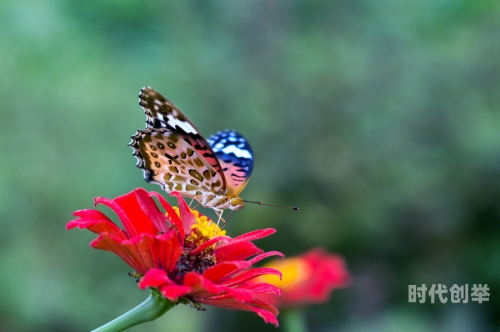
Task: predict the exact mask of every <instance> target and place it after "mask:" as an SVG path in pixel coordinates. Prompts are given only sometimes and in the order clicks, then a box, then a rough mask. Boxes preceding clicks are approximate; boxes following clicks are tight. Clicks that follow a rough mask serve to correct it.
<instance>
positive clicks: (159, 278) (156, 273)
mask: <svg viewBox="0 0 500 332" xmlns="http://www.w3.org/2000/svg"><path fill="white" fill-rule="evenodd" d="M173 283H174V282H173V281H172V280H170V278H169V277H168V274H167V272H165V271H164V270H161V269H150V270H149V271H148V272H147V273H146V274H145V275H144V276H143V277H142V278H141V281H140V282H139V288H140V289H145V288H147V287H160V286H162V285H171V284H173Z"/></svg>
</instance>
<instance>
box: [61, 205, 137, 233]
mask: <svg viewBox="0 0 500 332" xmlns="http://www.w3.org/2000/svg"><path fill="white" fill-rule="evenodd" d="M73 215H74V216H76V217H79V219H74V220H71V221H70V222H68V224H67V225H66V229H68V230H70V229H72V228H74V227H78V228H80V229H82V228H87V229H88V230H89V231H91V232H94V233H97V234H101V233H109V234H112V235H114V236H117V237H119V238H122V239H126V238H127V235H126V234H125V233H124V232H123V231H122V230H121V229H120V228H119V227H118V226H116V225H115V223H114V222H113V221H111V219H109V218H108V217H106V215H104V213H102V212H100V211H97V210H80V211H75V212H74V213H73Z"/></svg>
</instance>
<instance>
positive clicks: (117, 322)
mask: <svg viewBox="0 0 500 332" xmlns="http://www.w3.org/2000/svg"><path fill="white" fill-rule="evenodd" d="M173 307H175V303H173V302H170V301H169V300H167V299H165V298H164V297H163V296H161V295H160V294H159V293H158V292H156V291H154V290H151V294H150V295H149V297H148V298H147V299H146V301H144V302H142V303H141V304H139V305H138V306H137V307H135V308H134V309H132V310H130V311H129V312H126V313H124V314H123V315H121V316H120V317H118V318H116V319H114V320H112V321H111V322H109V323H107V324H105V325H103V326H101V327H98V328H97V329H95V330H93V331H92V332H119V331H123V330H126V329H128V328H130V327H132V326H135V325H138V324H141V323H145V322H149V321H152V320H155V319H156V318H158V317H160V316H162V315H163V314H164V313H166V312H167V311H168V310H170V309H172V308H173Z"/></svg>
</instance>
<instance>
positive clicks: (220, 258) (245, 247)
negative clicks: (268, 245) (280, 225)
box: [215, 242, 264, 262]
mask: <svg viewBox="0 0 500 332" xmlns="http://www.w3.org/2000/svg"><path fill="white" fill-rule="evenodd" d="M263 252H264V250H262V249H259V248H257V246H256V245H255V244H253V243H252V242H240V243H233V244H230V245H224V246H223V247H222V248H216V249H215V257H216V258H217V262H224V261H241V260H244V259H246V258H248V257H250V256H254V255H257V254H260V253H263Z"/></svg>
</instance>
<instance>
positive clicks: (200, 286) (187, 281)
mask: <svg viewBox="0 0 500 332" xmlns="http://www.w3.org/2000/svg"><path fill="white" fill-rule="evenodd" d="M184 286H189V287H191V289H192V291H191V292H192V294H191V295H192V296H193V297H199V296H208V295H212V294H220V293H221V292H223V291H224V288H223V287H220V286H218V285H216V284H214V283H213V282H212V281H210V280H208V279H207V278H205V277H203V276H202V275H200V274H198V273H195V272H189V273H186V275H185V276H184Z"/></svg>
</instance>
